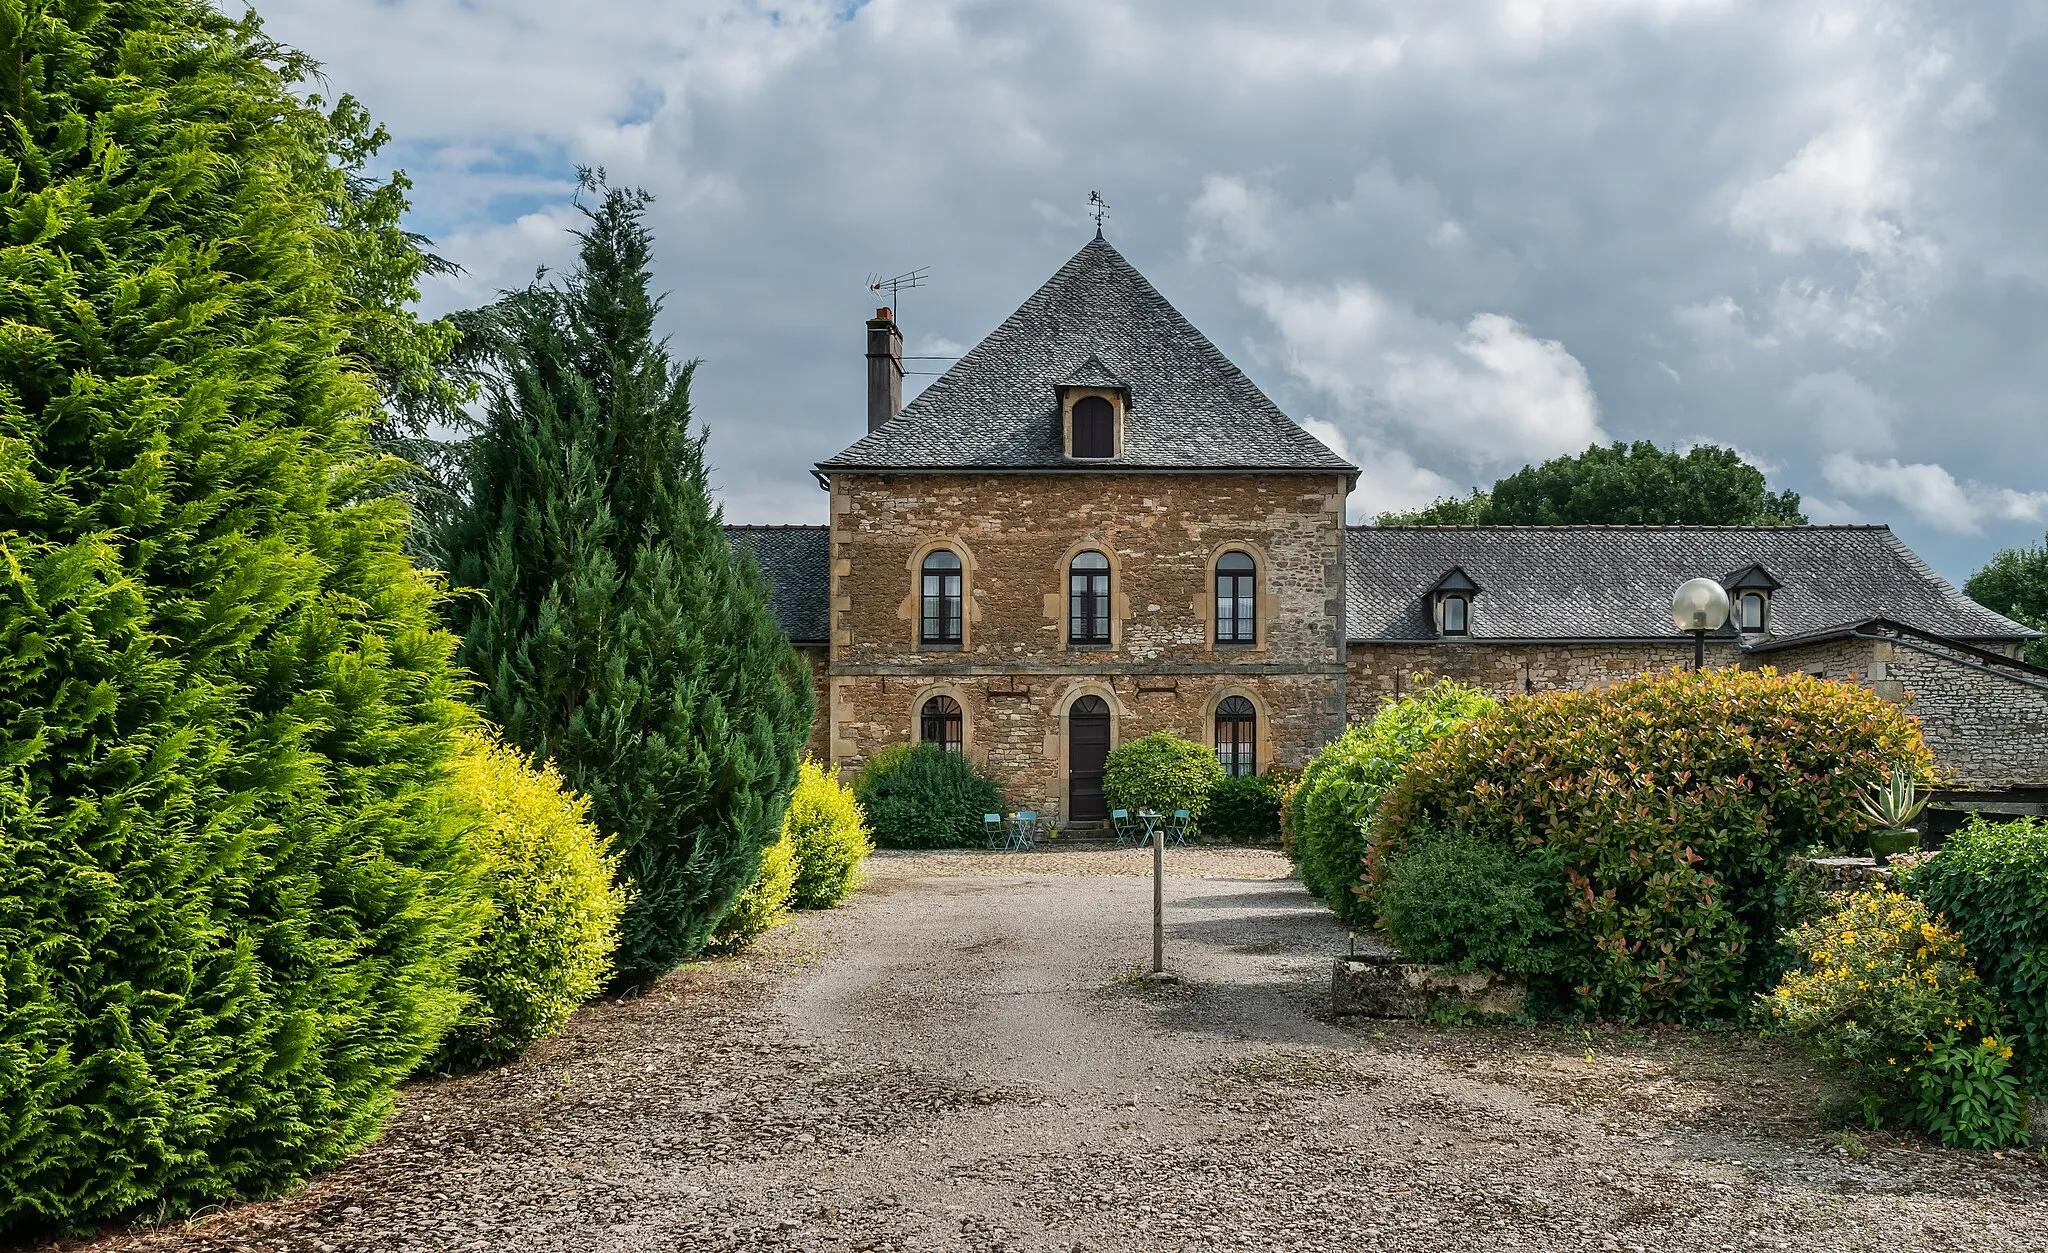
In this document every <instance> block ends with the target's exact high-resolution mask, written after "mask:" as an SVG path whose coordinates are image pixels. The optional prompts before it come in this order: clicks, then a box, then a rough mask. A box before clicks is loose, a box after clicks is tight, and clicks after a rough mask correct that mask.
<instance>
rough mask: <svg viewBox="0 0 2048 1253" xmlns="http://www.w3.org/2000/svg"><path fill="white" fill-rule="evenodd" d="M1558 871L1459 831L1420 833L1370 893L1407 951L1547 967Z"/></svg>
mask: <svg viewBox="0 0 2048 1253" xmlns="http://www.w3.org/2000/svg"><path fill="white" fill-rule="evenodd" d="M1559 878H1560V876H1559V875H1558V874H1557V873H1556V870H1555V868H1554V867H1551V866H1548V865H1546V864H1544V862H1543V861H1542V860H1541V859H1539V858H1537V857H1534V856H1531V855H1529V854H1528V853H1527V852H1526V851H1525V850H1522V849H1515V848H1508V847H1505V846H1503V845H1500V844H1496V843H1493V842H1490V841H1487V840H1484V839H1480V838H1478V837H1476V836H1473V835H1471V834H1468V833H1467V832H1463V831H1435V830H1430V831H1422V832H1418V833H1416V835H1415V837H1414V838H1412V839H1410V840H1409V842H1408V845H1407V847H1406V848H1405V849H1403V850H1402V853H1401V856H1400V857H1399V858H1398V859H1397V860H1395V861H1394V862H1393V863H1392V864H1391V865H1389V866H1388V867H1387V872H1386V874H1385V875H1384V876H1383V877H1382V878H1381V880H1380V883H1379V887H1378V889H1377V891H1376V892H1375V893H1374V899H1375V900H1376V901H1377V902H1378V904H1379V908H1380V913H1381V915H1382V917H1384V918H1385V920H1386V924H1387V934H1388V936H1389V937H1391V938H1392V939H1393V941H1394V943H1395V945H1396V946H1398V947H1399V948H1400V950H1401V952H1402V953H1403V954H1404V955H1406V956H1407V957H1409V958H1411V959H1413V960H1415V961H1424V962H1432V963H1435V964H1437V965H1441V966H1449V967H1450V968H1451V969H1453V970H1459V971H1471V970H1512V971H1516V972H1519V973H1524V974H1527V973H1530V972H1535V971H1543V970H1547V969H1548V968H1549V962H1550V955H1549V946H1550V939H1551V937H1552V935H1553V934H1554V933H1555V932H1556V930H1557V924H1556V923H1554V922H1552V921H1551V914H1552V912H1553V910H1554V901H1555V898H1556V896H1557V894H1558V887H1559Z"/></svg>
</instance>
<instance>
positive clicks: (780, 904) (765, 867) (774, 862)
mask: <svg viewBox="0 0 2048 1253" xmlns="http://www.w3.org/2000/svg"><path fill="white" fill-rule="evenodd" d="M796 878H797V856H796V841H795V840H794V839H792V838H791V837H790V832H789V826H788V824H787V823H785V824H784V825H783V828H782V834H781V835H780V836H778V837H777V838H776V840H775V842H774V843H773V844H770V845H769V846H768V847H767V848H764V849H762V850H761V868H760V869H759V870H757V871H755V872H754V881H753V882H752V883H749V884H748V885H747V886H746V887H745V888H744V889H742V890H741V892H740V894H739V896H738V898H737V899H735V900H734V901H733V903H732V908H731V909H728V910H726V911H725V917H723V918H720V919H719V920H718V926H717V927H716V928H715V929H714V930H713V931H712V932H711V944H710V946H709V947H710V950H711V951H712V952H714V953H736V952H738V951H739V950H741V949H743V948H745V947H747V946H748V945H749V944H752V943H753V942H754V941H755V940H758V939H760V938H761V937H762V936H764V935H766V934H768V933H769V932H770V931H773V930H774V929H775V928H777V927H779V926H781V925H782V924H783V923H785V922H788V921H789V907H790V904H791V899H790V898H791V895H792V892H793V889H794V888H795V887H796Z"/></svg>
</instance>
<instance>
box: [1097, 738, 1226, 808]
mask: <svg viewBox="0 0 2048 1253" xmlns="http://www.w3.org/2000/svg"><path fill="white" fill-rule="evenodd" d="M1222 781H1223V764H1222V763H1221V762H1219V761H1217V760H1216V750H1215V749H1212V748H1210V747H1209V746H1208V745H1206V744H1197V743H1195V742H1194V741H1193V740H1184V739H1182V738H1180V737H1179V736H1177V735H1174V734H1173V733H1172V732H1169V731H1154V732H1153V733H1152V734H1150V735H1147V736H1144V737H1142V738H1140V739H1135V740H1132V741H1131V742H1130V743H1128V744H1119V745H1117V746H1116V747H1115V748H1113V749H1111V750H1110V752H1109V757H1108V759H1107V760H1105V761H1104V762H1103V763H1102V799H1103V800H1104V801H1106V802H1108V804H1109V807H1110V808H1111V809H1127V810H1129V811H1131V812H1132V813H1137V812H1138V811H1139V810H1141V809H1149V810H1151V811H1153V812H1154V813H1160V814H1167V815H1172V814H1174V813H1176V812H1178V811H1179V810H1183V809H1185V810H1187V811H1188V816H1189V817H1190V818H1191V819H1193V820H1194V821H1196V822H1200V821H1201V820H1202V815H1203V814H1204V813H1205V812H1206V811H1207V810H1208V808H1209V789H1211V788H1213V787H1215V786H1216V785H1217V784H1218V783H1221V782H1222Z"/></svg>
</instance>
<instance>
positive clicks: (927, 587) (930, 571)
mask: <svg viewBox="0 0 2048 1253" xmlns="http://www.w3.org/2000/svg"><path fill="white" fill-rule="evenodd" d="M939 558H950V559H951V560H952V562H953V564H952V566H951V567H947V566H944V565H934V564H933V563H934V561H935V560H937V559H939ZM949 582H950V583H951V585H952V587H951V590H950V592H949V591H948V590H947V584H948V583H949ZM934 584H936V590H934ZM934 605H936V606H937V608H938V612H937V613H936V614H934V613H933V612H932V610H933V607H934ZM949 610H950V611H951V612H950V614H949V613H948V611H949ZM949 627H950V628H951V634H950V635H949V634H948V633H947V629H948V628H949ZM935 630H936V634H934V631H935ZM966 638H967V563H966V562H965V561H963V560H961V558H960V554H959V553H956V552H954V551H953V550H952V549H950V548H934V549H932V550H931V551H930V552H928V553H926V554H925V555H924V557H923V559H922V560H920V561H919V562H918V563H917V642H918V646H919V647H922V648H958V647H960V646H961V644H962V643H963V642H964V641H965V640H966Z"/></svg>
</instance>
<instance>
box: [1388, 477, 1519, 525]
mask: <svg viewBox="0 0 2048 1253" xmlns="http://www.w3.org/2000/svg"><path fill="white" fill-rule="evenodd" d="M1492 510H1493V496H1492V495H1491V494H1490V493H1488V492H1483V491H1481V490H1479V489H1478V488H1476V487H1475V488H1473V489H1472V494H1471V495H1470V496H1467V497H1464V498H1463V499H1460V498H1458V497H1456V496H1445V497H1442V498H1440V499H1438V500H1433V501H1431V502H1430V503H1428V504H1426V505H1424V506H1423V507H1422V508H1420V509H1410V510H1407V511H1405V512H1403V511H1399V510H1395V511H1391V512H1388V513H1383V514H1380V515H1379V516H1378V517H1376V518H1374V519H1373V520H1372V523H1373V525H1374V526H1484V525H1486V523H1488V522H1489V521H1491V520H1492V516H1491V515H1492Z"/></svg>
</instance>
